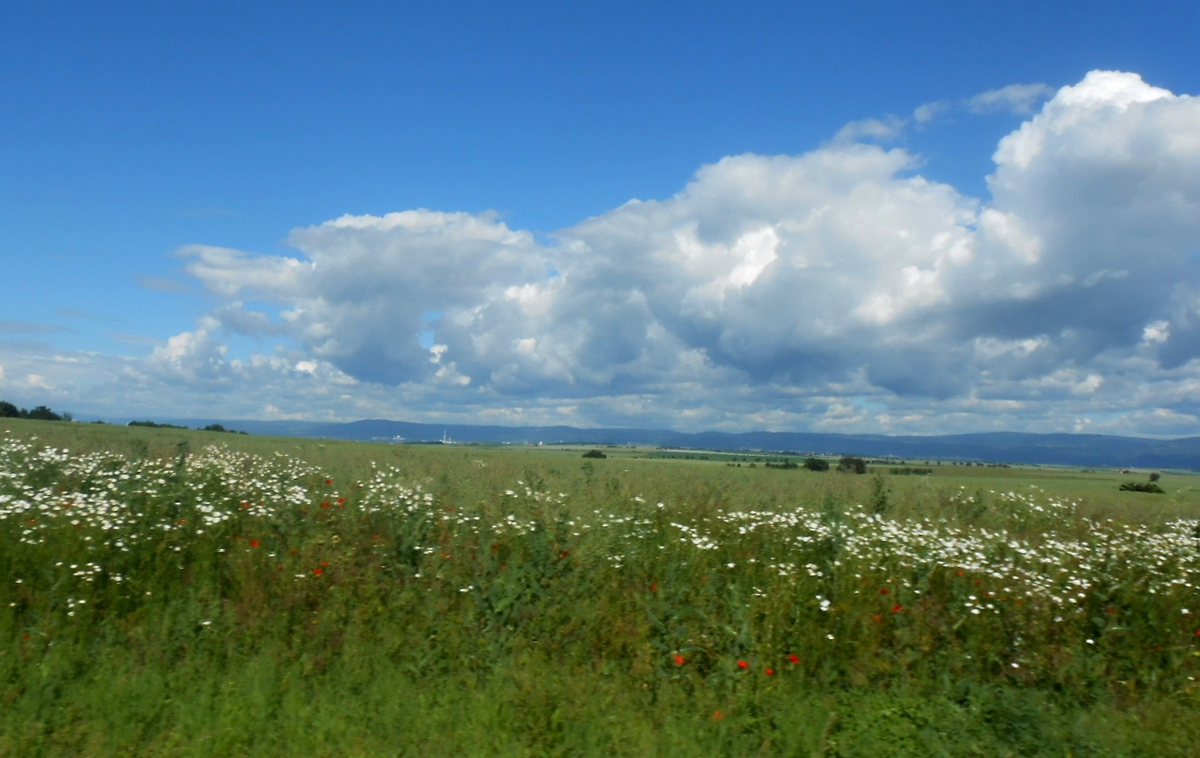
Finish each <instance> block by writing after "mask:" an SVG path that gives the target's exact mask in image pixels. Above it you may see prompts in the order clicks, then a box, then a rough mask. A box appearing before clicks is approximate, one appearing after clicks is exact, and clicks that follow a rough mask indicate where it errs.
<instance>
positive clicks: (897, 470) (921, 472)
mask: <svg viewBox="0 0 1200 758" xmlns="http://www.w3.org/2000/svg"><path fill="white" fill-rule="evenodd" d="M888 471H890V472H891V474H892V475H893V476H929V475H930V474H932V473H933V469H931V468H914V467H912V466H899V467H893V468H890V469H888Z"/></svg>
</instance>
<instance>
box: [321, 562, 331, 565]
mask: <svg viewBox="0 0 1200 758" xmlns="http://www.w3.org/2000/svg"><path fill="white" fill-rule="evenodd" d="M321 565H322V566H328V565H329V561H321Z"/></svg>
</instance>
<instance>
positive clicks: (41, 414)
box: [26, 405, 62, 421]
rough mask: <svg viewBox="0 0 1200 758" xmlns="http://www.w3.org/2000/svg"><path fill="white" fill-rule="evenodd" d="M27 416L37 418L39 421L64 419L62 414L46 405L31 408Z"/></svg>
mask: <svg viewBox="0 0 1200 758" xmlns="http://www.w3.org/2000/svg"><path fill="white" fill-rule="evenodd" d="M26 418H32V419H37V420H39V421H62V416H60V415H58V414H57V413H55V412H54V411H52V410H50V409H49V408H47V407H46V406H44V405H39V406H38V407H36V408H34V409H33V410H31V411H30V412H29V415H28V416H27V417H26Z"/></svg>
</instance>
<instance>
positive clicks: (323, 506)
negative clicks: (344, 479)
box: [321, 503, 331, 508]
mask: <svg viewBox="0 0 1200 758" xmlns="http://www.w3.org/2000/svg"><path fill="white" fill-rule="evenodd" d="M321 507H322V508H329V507H331V506H330V505H329V503H321Z"/></svg>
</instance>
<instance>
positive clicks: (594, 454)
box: [583, 450, 608, 458]
mask: <svg viewBox="0 0 1200 758" xmlns="http://www.w3.org/2000/svg"><path fill="white" fill-rule="evenodd" d="M583 457H584V458H607V457H608V456H607V455H605V454H604V453H602V452H600V451H599V450H589V451H587V452H586V453H584V454H583Z"/></svg>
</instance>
